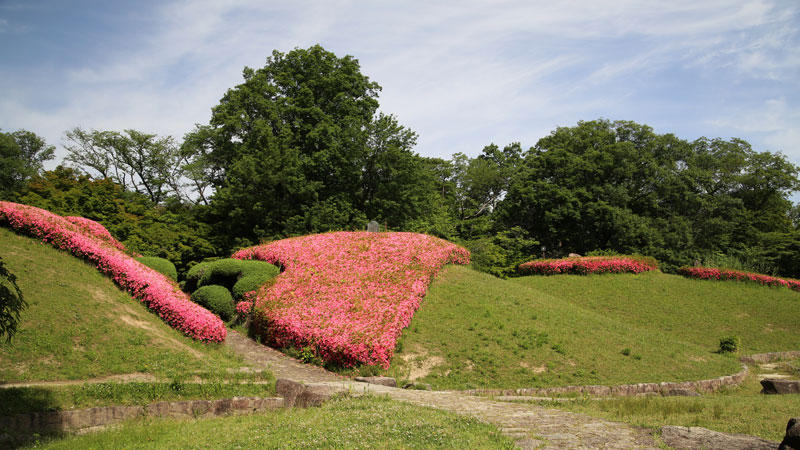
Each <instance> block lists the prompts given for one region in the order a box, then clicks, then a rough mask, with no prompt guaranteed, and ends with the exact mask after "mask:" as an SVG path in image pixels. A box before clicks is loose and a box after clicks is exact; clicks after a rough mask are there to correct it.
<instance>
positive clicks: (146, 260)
mask: <svg viewBox="0 0 800 450" xmlns="http://www.w3.org/2000/svg"><path fill="white" fill-rule="evenodd" d="M136 260H137V261H139V262H140V263H142V264H144V265H145V266H147V267H149V268H151V269H153V270H155V271H156V272H160V273H162V274H164V275H166V276H167V277H168V278H170V279H171V280H172V281H178V271H177V270H176V269H175V264H172V262H171V261H170V260H168V259H164V258H159V257H158V256H140V257H138V258H136Z"/></svg>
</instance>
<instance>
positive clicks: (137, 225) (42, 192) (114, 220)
mask: <svg viewBox="0 0 800 450" xmlns="http://www.w3.org/2000/svg"><path fill="white" fill-rule="evenodd" d="M20 202H21V203H24V204H26V205H32V206H36V207H39V208H44V209H46V210H48V211H51V212H53V213H56V214H60V215H67V216H70V215H71V216H81V217H86V218H88V219H92V220H95V221H97V222H99V223H101V224H102V225H103V226H105V227H106V229H108V231H109V232H110V233H111V235H112V236H114V237H115V238H116V239H117V240H119V241H120V242H122V243H123V244H125V247H127V248H128V250H130V251H134V252H138V253H141V254H145V255H152V256H158V257H161V258H165V259H168V260H170V261H172V262H173V263H174V264H175V266H176V268H177V270H178V272H179V273H182V272H184V271H185V270H186V268H187V267H188V266H189V265H190V264H191V262H192V261H198V260H201V259H203V258H206V257H208V256H212V255H214V254H216V253H217V251H218V250H217V247H215V246H214V245H213V244H212V243H211V242H210V241H211V236H210V235H211V227H210V226H209V225H208V224H207V223H205V221H204V220H205V219H204V218H203V217H202V214H203V212H204V209H203V207H200V206H195V207H194V208H189V207H188V206H186V205H181V204H174V203H173V204H167V205H154V204H153V203H152V202H150V200H149V199H148V198H147V197H146V196H144V195H141V194H136V193H134V192H130V191H126V190H125V189H124V188H123V187H122V186H121V185H119V184H117V183H115V182H113V181H112V180H111V179H100V180H96V179H92V178H90V177H89V176H88V175H79V174H78V173H77V172H76V171H75V170H74V169H70V168H65V167H62V166H59V167H57V168H56V169H54V170H52V171H46V172H44V173H43V174H41V175H40V176H35V177H34V178H32V179H31V180H30V182H29V183H28V185H27V187H26V192H25V194H24V195H23V196H22V197H21V199H20Z"/></svg>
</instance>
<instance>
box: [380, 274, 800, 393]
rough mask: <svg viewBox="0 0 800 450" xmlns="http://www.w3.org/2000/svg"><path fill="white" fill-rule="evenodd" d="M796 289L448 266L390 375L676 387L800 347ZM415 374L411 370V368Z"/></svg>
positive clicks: (460, 385)
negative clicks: (743, 358)
mask: <svg viewBox="0 0 800 450" xmlns="http://www.w3.org/2000/svg"><path fill="white" fill-rule="evenodd" d="M797 317H800V294H798V293H796V292H792V291H789V290H787V289H783V290H781V289H774V288H767V287H760V286H750V285H746V284H741V283H730V284H723V283H711V282H706V281H699V280H688V279H684V278H681V277H677V276H673V275H665V274H662V273H648V274H639V275H630V274H626V275H590V276H567V275H560V276H552V277H537V276H530V277H524V278H519V279H512V280H502V279H498V278H495V277H492V276H490V275H487V274H484V273H480V272H477V271H474V270H472V269H470V268H468V267H459V266H449V267H447V268H446V269H445V270H443V271H442V272H441V274H440V275H439V276H438V277H437V279H436V281H434V283H433V284H432V285H431V288H430V290H429V293H428V295H427V296H426V297H425V299H424V300H423V305H422V307H421V308H420V309H419V311H417V313H416V315H415V316H414V319H413V321H412V323H411V326H410V327H409V328H407V329H406V330H404V332H403V336H402V338H401V340H400V343H399V346H398V352H397V354H396V355H395V358H394V360H393V362H392V367H391V368H390V370H389V371H388V373H389V374H391V375H394V376H396V377H397V378H399V379H407V378H409V377H410V376H412V375H414V376H420V375H423V374H424V373H425V372H428V373H427V375H424V376H422V377H421V378H420V381H422V382H426V383H429V384H431V385H432V386H433V387H434V388H442V389H467V388H477V387H486V388H516V387H544V386H563V385H572V384H622V383H639V382H659V381H685V380H697V379H704V378H712V377H717V376H721V375H727V374H731V373H735V372H738V371H739V370H740V368H741V365H740V363H739V362H738V361H737V360H736V357H735V356H731V355H721V354H718V353H716V350H717V349H718V345H719V339H720V338H722V337H724V336H727V335H730V334H736V335H739V336H740V337H741V338H742V341H743V346H744V348H745V351H747V352H765V351H778V350H788V349H793V350H794V349H800V330H798V329H797V327H796V325H795V326H794V327H792V326H790V324H791V323H792V322H793V321H796V318H797ZM414 372H416V373H414Z"/></svg>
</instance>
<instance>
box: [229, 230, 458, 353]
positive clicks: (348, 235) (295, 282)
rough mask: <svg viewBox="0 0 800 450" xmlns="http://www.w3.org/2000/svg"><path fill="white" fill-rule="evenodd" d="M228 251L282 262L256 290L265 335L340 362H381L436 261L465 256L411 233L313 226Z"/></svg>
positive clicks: (258, 327) (258, 323)
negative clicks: (319, 230)
mask: <svg viewBox="0 0 800 450" xmlns="http://www.w3.org/2000/svg"><path fill="white" fill-rule="evenodd" d="M233 257H234V258H239V259H259V260H262V261H267V262H270V263H272V264H275V265H281V266H283V267H284V269H285V271H284V273H282V274H280V275H278V277H276V278H275V282H274V283H273V284H271V285H267V286H264V287H262V288H261V290H259V292H258V295H257V296H256V300H255V306H254V308H255V312H254V319H253V325H254V326H255V331H256V333H257V334H260V335H262V336H263V337H264V338H265V341H266V342H268V343H270V344H271V345H274V346H277V347H289V346H293V347H296V348H307V347H310V348H313V349H314V350H315V351H316V353H317V355H318V356H319V357H320V358H321V359H322V360H323V361H325V362H329V363H334V364H340V365H342V366H346V367H352V366H354V365H356V364H377V365H381V366H382V367H384V368H388V367H389V362H390V361H391V358H392V354H393V353H394V348H395V345H396V343H397V339H398V338H399V337H400V333H401V331H402V329H403V328H405V327H407V326H408V324H409V323H410V322H411V317H412V316H413V314H414V312H415V311H416V310H417V308H419V306H420V302H421V300H422V297H424V296H425V293H426V291H427V288H428V285H429V284H430V282H431V281H432V279H433V277H434V276H435V275H436V273H437V272H438V271H439V269H441V268H442V267H443V266H444V265H445V264H448V263H456V264H467V263H469V252H468V251H467V250H465V249H463V248H461V247H459V246H457V245H455V244H451V243H449V242H447V241H444V240H442V239H438V238H435V237H432V236H427V235H424V234H417V233H369V232H335V233H325V234H316V235H311V236H303V237H298V238H292V239H284V240H281V241H276V242H271V243H269V244H265V245H258V246H255V247H250V248H246V249H243V250H240V251H238V252H236V253H235V254H234V255H233Z"/></svg>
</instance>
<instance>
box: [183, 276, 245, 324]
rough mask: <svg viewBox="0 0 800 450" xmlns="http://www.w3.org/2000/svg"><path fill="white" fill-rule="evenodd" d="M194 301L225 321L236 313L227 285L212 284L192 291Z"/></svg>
mask: <svg viewBox="0 0 800 450" xmlns="http://www.w3.org/2000/svg"><path fill="white" fill-rule="evenodd" d="M191 298H192V301H193V302H195V303H197V304H198V305H201V306H203V307H205V308H206V309H208V310H209V311H211V312H213V313H214V314H216V315H218V316H219V317H220V319H222V320H224V321H226V322H227V321H228V320H231V318H232V317H233V315H234V314H235V313H236V310H235V309H234V305H233V297H231V293H230V291H228V289H227V288H225V286H219V285H216V284H211V285H208V286H203V287H201V288H198V289H197V290H196V291H194V292H193V293H192V297H191Z"/></svg>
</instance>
